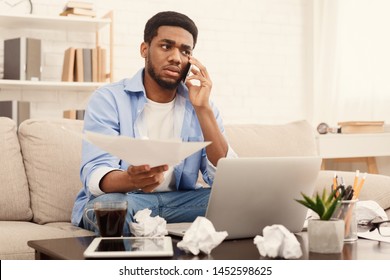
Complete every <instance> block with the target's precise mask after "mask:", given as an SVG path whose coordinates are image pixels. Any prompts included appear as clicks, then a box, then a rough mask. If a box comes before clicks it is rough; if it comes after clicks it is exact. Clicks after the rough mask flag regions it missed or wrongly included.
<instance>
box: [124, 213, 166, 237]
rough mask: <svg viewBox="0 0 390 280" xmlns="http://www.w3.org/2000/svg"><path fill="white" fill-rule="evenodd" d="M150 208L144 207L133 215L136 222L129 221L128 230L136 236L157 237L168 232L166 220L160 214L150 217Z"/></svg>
mask: <svg viewBox="0 0 390 280" xmlns="http://www.w3.org/2000/svg"><path fill="white" fill-rule="evenodd" d="M151 213H152V210H150V209H148V208H146V209H143V210H140V211H138V212H137V213H136V214H135V215H134V220H135V221H136V223H130V231H131V233H132V234H133V235H134V236H137V237H158V236H164V235H167V234H168V231H167V221H166V220H165V219H164V218H161V217H160V216H155V217H151V216H150V214H151Z"/></svg>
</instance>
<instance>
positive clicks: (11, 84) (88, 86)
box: [0, 79, 105, 91]
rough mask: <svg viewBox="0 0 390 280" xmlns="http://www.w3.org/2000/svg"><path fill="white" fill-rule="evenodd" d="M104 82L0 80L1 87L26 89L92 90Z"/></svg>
mask: <svg viewBox="0 0 390 280" xmlns="http://www.w3.org/2000/svg"><path fill="white" fill-rule="evenodd" d="M104 84H105V83H86V82H85V83H79V82H50V81H46V82H45V81H19V80H1V79H0V91H1V89H22V90H25V89H28V90H37V89H40V90H53V89H54V90H64V91H66V90H79V91H92V90H95V89H96V88H98V87H100V86H102V85H104Z"/></svg>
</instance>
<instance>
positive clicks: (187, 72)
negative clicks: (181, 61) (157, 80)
mask: <svg viewBox="0 0 390 280" xmlns="http://www.w3.org/2000/svg"><path fill="white" fill-rule="evenodd" d="M184 72H185V73H186V74H185V75H184V76H183V83H185V82H186V79H187V77H188V76H189V75H190V73H191V63H189V62H188V65H187V66H186V70H185V71H184Z"/></svg>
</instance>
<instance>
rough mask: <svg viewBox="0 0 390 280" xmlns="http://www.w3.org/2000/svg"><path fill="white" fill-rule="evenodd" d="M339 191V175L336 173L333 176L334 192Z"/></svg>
mask: <svg viewBox="0 0 390 280" xmlns="http://www.w3.org/2000/svg"><path fill="white" fill-rule="evenodd" d="M336 189H337V174H336V172H335V173H334V175H333V190H336Z"/></svg>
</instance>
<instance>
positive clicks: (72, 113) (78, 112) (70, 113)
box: [63, 109, 85, 120]
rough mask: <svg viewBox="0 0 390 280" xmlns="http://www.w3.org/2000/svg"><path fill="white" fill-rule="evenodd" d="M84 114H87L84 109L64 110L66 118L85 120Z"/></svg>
mask: <svg viewBox="0 0 390 280" xmlns="http://www.w3.org/2000/svg"><path fill="white" fill-rule="evenodd" d="M84 115H85V110H84V109H71V110H65V111H64V112H63V117H64V118H65V119H73V120H84Z"/></svg>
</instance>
